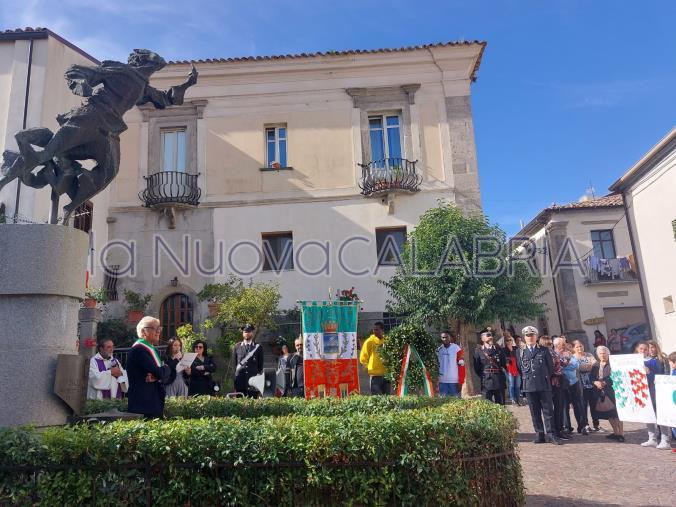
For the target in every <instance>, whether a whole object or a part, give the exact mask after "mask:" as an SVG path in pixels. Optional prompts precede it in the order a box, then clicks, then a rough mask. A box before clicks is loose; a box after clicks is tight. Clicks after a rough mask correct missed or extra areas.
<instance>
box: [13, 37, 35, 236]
mask: <svg viewBox="0 0 676 507" xmlns="http://www.w3.org/2000/svg"><path fill="white" fill-rule="evenodd" d="M33 42H34V39H32V38H31V39H30V42H29V45H28V70H27V72H26V93H25V96H24V100H23V122H22V124H21V125H22V126H21V130H26V123H27V120H28V97H29V95H30V89H31V70H32V66H33ZM20 200H21V179H17V180H16V200H15V204H14V223H16V222H17V218H18V215H19V201H20Z"/></svg>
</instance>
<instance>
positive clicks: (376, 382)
mask: <svg viewBox="0 0 676 507" xmlns="http://www.w3.org/2000/svg"><path fill="white" fill-rule="evenodd" d="M391 391H392V388H391V384H390V381H389V380H387V379H385V377H377V376H376V377H371V394H390V392H391Z"/></svg>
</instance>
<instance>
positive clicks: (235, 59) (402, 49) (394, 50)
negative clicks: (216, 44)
mask: <svg viewBox="0 0 676 507" xmlns="http://www.w3.org/2000/svg"><path fill="white" fill-rule="evenodd" d="M475 44H476V45H479V46H481V51H480V52H479V58H477V61H476V64H475V65H474V69H473V70H472V75H471V79H472V81H476V78H477V76H476V75H477V72H478V70H479V65H480V64H481V57H482V56H483V53H484V49H485V48H486V41H479V40H472V41H465V40H461V41H450V42H437V43H433V44H422V45H419V46H406V47H400V48H380V49H347V50H344V51H323V52H322V51H316V52H314V53H297V54H288V55H270V56H238V57H231V58H208V59H200V60H175V61H170V62H168V63H169V65H178V64H186V63H228V62H255V61H267V60H288V59H300V58H316V57H321V56H329V57H330V56H347V55H364V54H377V53H404V52H407V51H417V50H420V49H430V48H441V47H449V46H472V45H475Z"/></svg>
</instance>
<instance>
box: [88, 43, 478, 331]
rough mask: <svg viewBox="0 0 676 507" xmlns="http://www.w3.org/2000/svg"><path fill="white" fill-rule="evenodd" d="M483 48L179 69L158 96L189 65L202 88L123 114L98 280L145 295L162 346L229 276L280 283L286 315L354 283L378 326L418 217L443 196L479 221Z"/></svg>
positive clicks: (157, 82)
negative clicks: (213, 285) (476, 115)
mask: <svg viewBox="0 0 676 507" xmlns="http://www.w3.org/2000/svg"><path fill="white" fill-rule="evenodd" d="M484 47H485V43H483V42H451V43H443V44H431V45H427V46H417V47H409V48H401V49H382V50H369V51H341V52H330V53H314V54H302V55H285V56H271V57H249V58H228V59H220V60H198V61H179V62H170V64H169V65H168V66H167V67H166V68H165V69H164V70H162V71H160V72H158V73H156V74H155V75H154V76H153V79H152V82H151V84H152V85H153V86H154V87H156V88H158V89H168V88H169V87H170V86H171V85H174V84H178V83H180V82H182V81H183V80H184V78H185V76H186V75H187V74H188V73H189V72H190V70H191V66H192V65H194V66H195V67H196V68H197V70H198V72H199V79H198V82H197V85H195V86H193V87H192V88H190V89H189V91H188V92H187V95H186V100H185V103H184V105H182V106H178V107H171V108H167V109H165V110H154V109H152V108H145V107H141V108H137V109H135V110H132V111H131V112H130V113H128V114H127V115H126V116H125V121H126V122H127V124H128V126H129V129H128V130H127V131H126V132H124V133H123V134H122V136H121V142H122V155H121V158H122V161H121V166H120V173H119V175H118V177H117V179H116V180H115V181H114V182H113V184H112V185H111V189H110V203H109V206H108V207H107V208H105V209H102V210H100V211H99V209H97V208H96V207H95V208H94V213H93V215H94V217H95V219H96V218H97V217H101V215H105V222H106V224H105V227H102V228H101V229H100V230H99V229H96V230H95V231H94V234H95V235H96V242H97V243H98V242H99V241H100V236H101V235H104V236H106V237H107V240H108V242H109V243H108V245H107V247H105V248H103V249H99V251H98V252H96V255H95V256H94V258H95V260H96V266H95V267H94V268H93V272H94V275H95V276H94V278H93V283H94V284H99V285H105V286H107V287H109V288H110V289H111V291H112V292H113V293H118V294H121V293H122V289H130V290H134V291H137V292H142V293H146V294H152V295H153V298H152V301H151V303H150V308H149V312H150V313H151V314H159V315H161V317H162V320H163V322H164V324H165V328H166V331H165V333H166V334H167V335H168V334H170V333H172V332H173V330H174V329H175V328H176V326H177V325H179V324H181V323H183V322H186V321H202V320H203V319H204V318H205V317H206V314H207V307H206V304H199V303H198V301H197V300H196V293H197V292H199V290H200V289H201V288H202V287H203V286H204V285H205V284H206V283H208V282H217V281H221V280H224V279H225V278H226V277H227V275H228V274H230V273H234V274H237V275H238V276H241V277H242V278H244V279H247V280H248V279H252V280H254V281H258V280H261V281H269V280H277V281H279V283H280V287H281V292H282V302H281V307H282V308H291V307H293V306H294V304H295V302H296V301H297V300H309V299H325V298H328V297H329V289H331V290H332V292H333V294H335V291H336V290H338V289H349V288H351V287H354V288H355V292H356V293H357V294H358V295H359V297H360V298H361V299H362V300H363V301H364V304H363V311H364V312H365V315H364V316H366V315H368V316H369V317H372V318H376V317H377V318H382V316H383V312H384V310H385V308H386V295H387V294H386V289H385V287H384V286H383V285H382V284H380V283H379V280H385V279H387V278H388V277H389V276H391V274H392V273H393V271H394V269H395V266H396V264H397V262H398V251H399V248H400V247H401V244H402V243H403V242H404V240H405V238H406V234H407V233H408V232H410V231H411V229H412V228H413V227H414V226H415V224H416V223H417V221H418V219H419V217H420V215H421V214H422V213H423V212H424V211H425V210H427V209H429V208H431V207H433V206H435V205H436V203H437V200H438V199H446V200H449V201H452V202H455V203H457V204H458V205H459V206H460V207H462V208H463V209H464V210H467V211H468V212H471V211H475V210H480V209H481V200H480V193H479V179H478V173H477V160H476V148H475V143H474V133H473V121H472V113H471V108H470V88H471V84H472V82H473V81H474V80H475V79H476V77H477V71H478V68H479V64H480V61H481V56H482V53H483V50H484ZM99 213H100V214H99ZM102 261H104V262H105V263H106V265H107V266H109V267H111V268H112V273H110V272H109V273H108V274H107V275H104V274H103V273H102V271H101V264H102ZM109 271H111V270H109ZM122 306H123V305H122V302H118V303H115V302H113V303H111V304H110V305H109V308H108V311H109V313H110V314H111V315H115V314H117V313H121V312H122Z"/></svg>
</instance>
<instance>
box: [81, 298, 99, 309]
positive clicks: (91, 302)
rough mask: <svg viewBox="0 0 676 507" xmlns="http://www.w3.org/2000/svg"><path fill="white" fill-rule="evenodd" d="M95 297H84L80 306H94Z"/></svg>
mask: <svg viewBox="0 0 676 507" xmlns="http://www.w3.org/2000/svg"><path fill="white" fill-rule="evenodd" d="M96 303H97V301H96V299H94V298H85V300H84V301H82V306H84V307H85V308H96Z"/></svg>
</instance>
